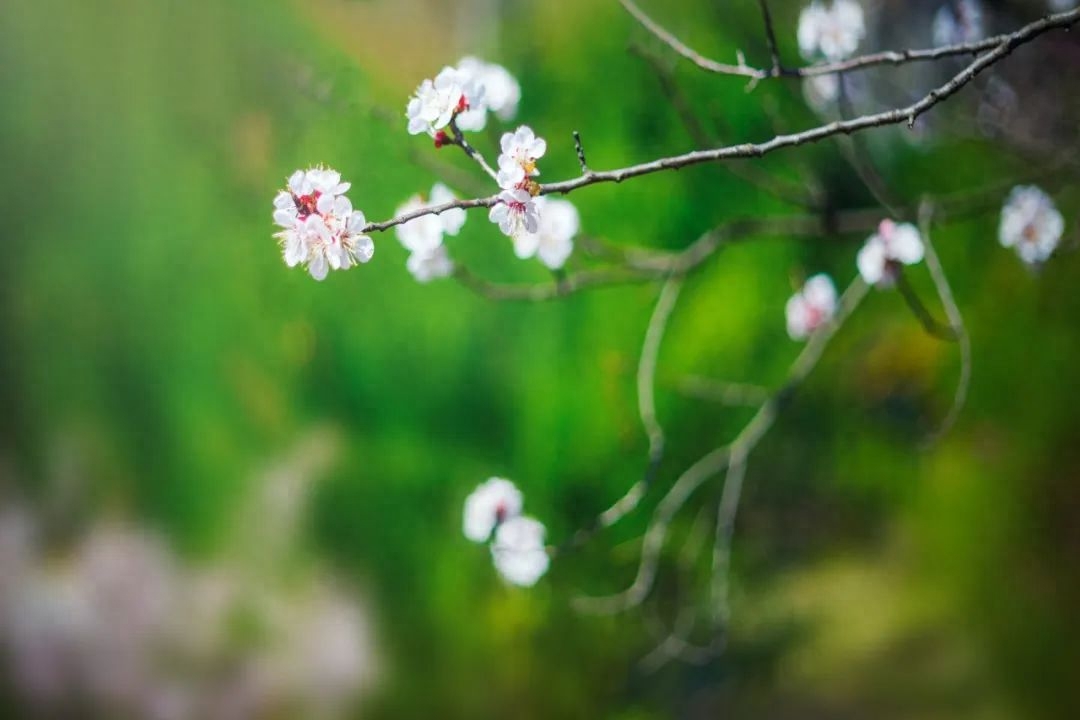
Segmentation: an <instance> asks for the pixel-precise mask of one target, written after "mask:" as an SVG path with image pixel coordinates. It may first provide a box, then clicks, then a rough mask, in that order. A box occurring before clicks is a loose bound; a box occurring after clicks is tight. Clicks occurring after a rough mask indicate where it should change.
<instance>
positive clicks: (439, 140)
mask: <svg viewBox="0 0 1080 720" xmlns="http://www.w3.org/2000/svg"><path fill="white" fill-rule="evenodd" d="M449 144H450V136H449V135H447V134H446V133H445V132H443V131H442V130H440V131H439V132H437V133H435V147H436V148H441V147H442V146H443V145H449Z"/></svg>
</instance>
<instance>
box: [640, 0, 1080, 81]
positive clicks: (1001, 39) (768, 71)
mask: <svg viewBox="0 0 1080 720" xmlns="http://www.w3.org/2000/svg"><path fill="white" fill-rule="evenodd" d="M760 1H761V0H759V2H760ZM619 2H620V3H621V4H622V6H623V8H625V9H626V11H627V12H628V13H630V14H631V15H632V16H633V17H634V19H635V20H637V21H638V23H640V24H641V26H642V27H644V28H645V29H646V30H648V31H649V32H650V33H652V34H653V35H655V36H656V37H657V38H658V39H659V40H660V41H662V42H663V43H664V44H666V45H667V46H668V47H670V48H671V49H672V50H674V51H675V52H676V53H678V54H679V55H681V56H682V57H684V58H685V59H687V60H689V61H690V62H692V63H693V64H694V65H696V66H697V67H699V68H701V69H702V70H706V71H708V72H712V73H719V74H721V75H735V76H738V77H745V78H750V79H751V80H752V81H754V82H758V81H761V80H766V79H769V78H775V77H787V78H806V77H814V76H816V75H833V74H835V73H843V72H851V71H852V70H862V69H864V68H868V67H874V66H877V65H904V64H906V63H910V62H921V61H927V60H938V59H941V58H946V57H954V56H958V55H978V54H979V53H981V52H985V51H987V50H992V49H993V48H996V47H998V46H1000V45H1002V44H1004V43H1008V42H1010V41H1011V40H1012V39H1013V38H1014V36H1015V35H1016V33H1005V34H1002V35H995V36H994V37H989V38H985V39H983V40H978V41H975V42H967V43H957V44H955V45H942V46H940V47H935V48H927V49H925V50H885V51H882V52H876V53H870V54H867V55H860V56H858V57H853V58H848V59H847V60H840V61H838V62H823V63H816V64H813V65H806V66H803V67H794V68H785V67H782V66H780V65H779V63H774V65H773V67H772V68H757V67H751V66H749V65H747V64H746V63H745V62H740V63H739V64H737V65H729V64H727V63H721V62H717V61H715V60H712V59H710V58H707V57H705V56H704V55H702V54H701V53H699V52H697V51H696V50H694V49H693V48H691V47H689V46H687V45H686V44H685V43H684V42H682V41H681V40H679V39H678V38H677V37H675V36H674V35H672V34H671V33H670V32H668V31H667V30H665V29H664V28H663V27H661V26H660V25H659V24H657V23H656V21H654V20H653V19H652V18H650V17H649V16H648V15H646V14H645V13H644V11H642V10H641V8H639V7H638V6H637V5H635V4H634V3H633V2H632V0H619ZM766 17H767V16H766ZM1078 19H1080V10H1070V11H1067V12H1063V13H1058V14H1057V15H1050V16H1048V17H1046V18H1045V19H1044V20H1046V21H1050V22H1054V23H1058V22H1060V21H1064V24H1062V25H1057V27H1065V26H1067V25H1071V24H1073V23H1075V22H1077V20H1078ZM766 22H768V20H766Z"/></svg>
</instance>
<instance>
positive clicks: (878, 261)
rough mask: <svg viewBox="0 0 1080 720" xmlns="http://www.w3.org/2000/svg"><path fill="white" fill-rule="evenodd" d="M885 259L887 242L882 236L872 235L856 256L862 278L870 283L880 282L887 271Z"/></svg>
mask: <svg viewBox="0 0 1080 720" xmlns="http://www.w3.org/2000/svg"><path fill="white" fill-rule="evenodd" d="M885 259H886V258H885V244H884V243H883V242H882V241H881V238H880V237H878V236H877V235H872V236H871V237H870V239H869V240H867V241H866V244H865V245H863V246H862V249H861V250H859V254H858V255H857V256H856V258H855V264H856V265H857V266H858V268H859V274H860V275H862V279H863V280H865V281H866V282H867V283H868V284H870V285H876V284H877V283H878V282H880V281H881V278H882V276H883V275H884V273H885Z"/></svg>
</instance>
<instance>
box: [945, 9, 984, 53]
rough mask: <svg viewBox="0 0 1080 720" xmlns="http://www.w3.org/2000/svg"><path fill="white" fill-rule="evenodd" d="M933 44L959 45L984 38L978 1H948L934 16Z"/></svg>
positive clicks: (981, 13)
mask: <svg viewBox="0 0 1080 720" xmlns="http://www.w3.org/2000/svg"><path fill="white" fill-rule="evenodd" d="M933 33H934V44H935V45H939V46H940V45H959V44H961V43H969V42H975V41H976V40H982V39H983V37H985V32H984V30H983V11H982V5H981V4H980V3H979V1H978V0H948V2H946V3H945V4H944V5H942V6H941V7H940V8H938V11H937V13H936V14H935V15H934V25H933Z"/></svg>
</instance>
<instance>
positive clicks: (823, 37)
mask: <svg viewBox="0 0 1080 720" xmlns="http://www.w3.org/2000/svg"><path fill="white" fill-rule="evenodd" d="M865 35H866V24H865V20H864V19H863V10H862V6H861V5H859V3H858V2H856V1H855V0H834V1H833V2H832V3H831V4H830V5H828V6H826V5H825V3H824V2H821V0H814V2H812V3H810V5H808V6H807V7H805V8H803V10H802V12H801V13H800V14H799V29H798V39H799V50H800V51H801V52H802V54H803V57H805V58H806V59H807V60H813V59H815V58H816V57H817V56H818V55H819V54H820V55H822V56H824V58H825V59H826V60H828V61H830V62H836V61H838V60H843V59H844V58H846V57H848V56H850V55H851V54H852V53H853V52H855V49H856V48H858V47H859V42H861V41H862V39H863V37H864V36H865Z"/></svg>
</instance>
